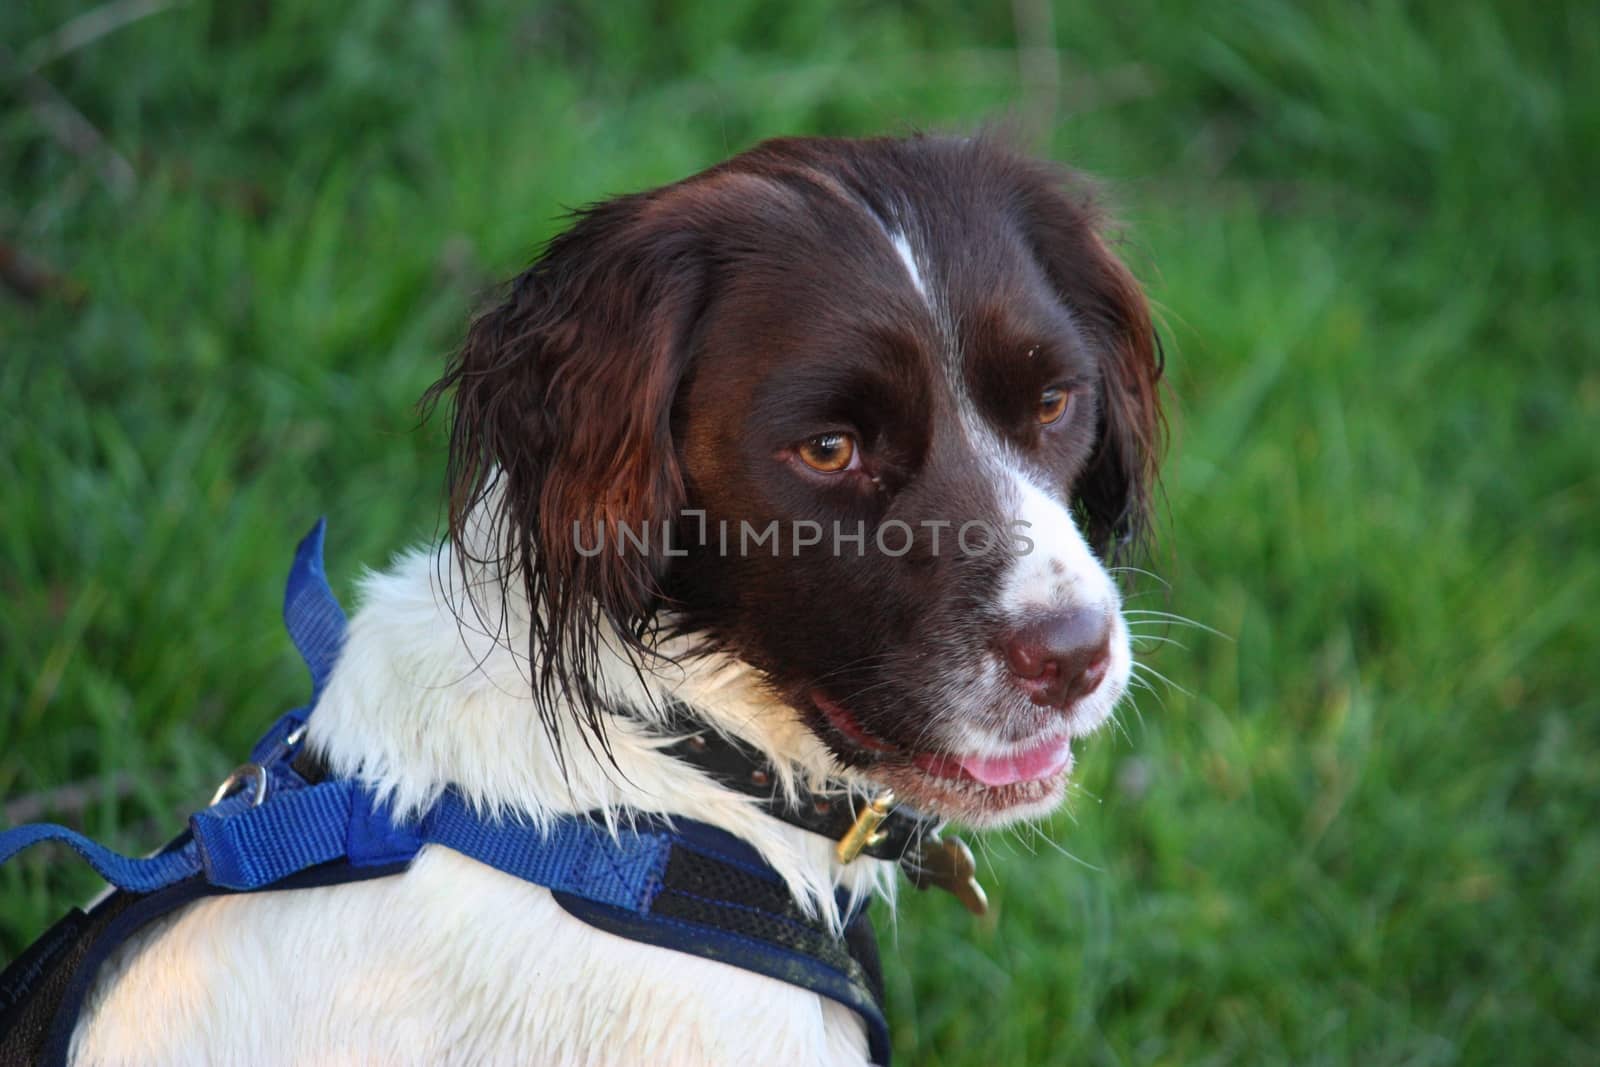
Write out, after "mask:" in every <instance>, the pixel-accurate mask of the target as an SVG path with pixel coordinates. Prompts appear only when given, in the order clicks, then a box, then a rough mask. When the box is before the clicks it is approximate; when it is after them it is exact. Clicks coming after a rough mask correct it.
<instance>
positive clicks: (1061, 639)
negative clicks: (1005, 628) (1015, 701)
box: [1001, 608, 1111, 708]
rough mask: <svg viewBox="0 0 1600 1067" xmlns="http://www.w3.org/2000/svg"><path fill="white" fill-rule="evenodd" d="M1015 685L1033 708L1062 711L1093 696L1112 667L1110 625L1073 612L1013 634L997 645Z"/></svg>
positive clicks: (1098, 615) (1099, 615)
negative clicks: (1038, 706) (1089, 695)
mask: <svg viewBox="0 0 1600 1067" xmlns="http://www.w3.org/2000/svg"><path fill="white" fill-rule="evenodd" d="M1001 653H1002V655H1003V656H1004V658H1005V661H1006V666H1007V667H1009V668H1010V669H1011V674H1012V677H1013V679H1014V680H1015V681H1016V683H1017V685H1018V686H1019V687H1021V689H1022V690H1023V691H1024V692H1026V693H1027V694H1028V696H1029V698H1030V699H1031V700H1032V701H1033V702H1034V703H1035V704H1043V705H1045V706H1047V707H1052V708H1065V707H1067V706H1068V705H1070V704H1071V703H1072V702H1073V701H1075V700H1077V699H1078V698H1080V697H1083V696H1086V695H1088V694H1089V693H1092V692H1094V690H1095V687H1096V686H1098V685H1099V684H1100V682H1101V680H1102V679H1104V678H1105V676H1106V666H1107V665H1108V664H1109V663H1110V662H1111V620H1110V618H1109V617H1108V616H1107V615H1106V613H1105V611H1103V610H1096V609H1092V608H1075V609H1073V610H1072V611H1065V612H1061V613H1059V614H1056V615H1048V616H1046V617H1044V618H1042V619H1038V620H1036V621H1034V622H1031V623H1029V624H1028V625H1026V626H1024V627H1022V628H1021V629H1018V630H1014V631H1012V632H1011V634H1010V635H1008V636H1007V637H1006V638H1005V639H1004V640H1003V641H1002V643H1001Z"/></svg>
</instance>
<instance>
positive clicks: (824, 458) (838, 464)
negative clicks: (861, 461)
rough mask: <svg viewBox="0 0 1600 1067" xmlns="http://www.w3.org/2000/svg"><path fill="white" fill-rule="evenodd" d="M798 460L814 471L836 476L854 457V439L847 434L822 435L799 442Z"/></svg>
mask: <svg viewBox="0 0 1600 1067" xmlns="http://www.w3.org/2000/svg"><path fill="white" fill-rule="evenodd" d="M796 451H797V452H798V453H799V454H800V459H801V461H802V462H804V463H805V465H806V466H808V467H810V468H811V469H812V470H814V471H821V472H822V473H824V474H837V473H839V472H840V471H842V470H844V469H845V468H847V467H849V466H850V461H851V460H853V459H854V458H855V455H856V439H855V438H854V437H851V436H850V435H849V434H847V433H822V434H818V435H817V436H815V437H810V438H807V439H806V440H804V441H801V442H800V447H799V448H798V449H796Z"/></svg>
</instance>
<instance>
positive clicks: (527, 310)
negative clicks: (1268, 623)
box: [73, 137, 1162, 1065]
mask: <svg viewBox="0 0 1600 1067" xmlns="http://www.w3.org/2000/svg"><path fill="white" fill-rule="evenodd" d="M1160 376H1161V361H1160V355H1159V345H1158V344H1157V341H1156V336H1155V333H1154V331H1153V328H1152V324H1151V319H1150V314H1149V311H1148V309H1147V306H1146V302H1145V299H1144V297H1143V295H1142V294H1141V291H1140V288H1139V286H1138V284H1137V283H1136V282H1135V280H1134V278H1133V277H1132V275H1131V274H1130V273H1129V271H1128V270H1127V269H1126V268H1125V267H1124V266H1123V265H1122V264H1121V263H1120V262H1119V261H1118V260H1117V258H1116V257H1115V256H1114V255H1113V254H1112V252H1111V250H1110V249H1109V248H1108V246H1107V240H1106V236H1105V231H1104V220H1103V219H1102V217H1101V215H1100V213H1099V212H1098V210H1097V209H1096V207H1095V206H1094V204H1093V203H1092V199H1091V197H1090V195H1089V193H1088V192H1087V191H1086V189H1085V187H1084V186H1083V184H1082V183H1081V182H1080V181H1078V180H1077V179H1075V178H1073V177H1072V176H1071V175H1069V174H1066V173H1064V172H1062V171H1060V170H1058V169H1057V168H1055V167H1053V166H1050V165H1047V164H1044V163H1040V162H1036V161H1033V160H1031V159H1028V158H1024V157H1023V156H1021V155H1018V154H1017V153H1015V152H1014V151H1012V150H1010V149H1009V148H1007V147H1005V146H1003V145H1001V144H999V143H996V142H995V141H993V140H991V139H987V138H971V139H967V138H944V137H912V138H908V139H875V140H859V141H858V140H832V139H809V138H802V139H789V140H776V141H770V142H767V143H764V144H762V145H760V146H758V147H756V148H754V149H752V150H750V151H747V152H745V153H743V154H741V155H739V156H736V157H734V158H732V159H730V160H728V161H727V162H724V163H721V164H718V165H717V166H714V167H712V168H710V169H709V170H706V171H704V172H702V173H699V174H696V175H694V176H693V177H690V178H686V179H684V180H683V181H680V182H677V183H674V184H671V185H668V186H665V187H662V188H659V189H655V190H652V191H650V192H644V193H638V194H634V195H628V196H621V197H618V198H616V199H613V200H608V201H606V202H604V203H601V204H598V205H597V206H594V207H591V208H589V209H587V210H585V211H583V212H581V213H580V214H579V215H578V216H577V217H576V219H575V221H574V222H573V224H572V225H571V227H570V228H569V229H568V230H567V231H566V232H565V233H563V234H561V235H560V236H558V237H556V238H555V239H554V240H553V241H551V242H550V244H549V245H548V247H547V248H546V249H545V250H544V252H543V254H542V255H541V256H540V257H539V259H538V260H537V262H535V263H534V265H533V266H532V267H531V268H529V269H528V270H527V271H526V272H525V273H524V274H522V276H521V277H519V278H518V279H517V280H516V281H515V282H514V283H513V284H512V286H511V287H510V291H509V294H508V295H507V296H505V298H504V300H503V301H502V302H500V303H499V304H498V306H495V307H493V308H492V309H491V310H489V311H488V312H486V313H485V314H483V315H482V316H481V317H479V318H478V319H477V320H476V321H475V322H474V323H473V324H472V326H471V329H470V332H469V333H468V336H467V339H466V342H465V344H464V345H463V346H462V347H461V349H460V351H459V352H458V353H456V355H455V356H454V358H453V359H452V360H451V361H450V364H449V367H448V370H447V372H446V374H445V376H444V378H443V379H442V380H441V381H440V382H439V383H438V385H436V386H435V387H434V389H433V390H432V391H431V393H430V398H431V399H433V400H438V399H443V400H445V401H447V402H448V404H449V405H450V409H451V411H452V413H453V421H452V424H451V440H450V456H449V469H448V484H449V499H450V513H449V514H450V521H449V532H450V536H449V538H448V540H447V542H446V543H445V544H444V545H443V546H442V547H438V548H429V549H425V550H418V551H414V552H412V553H410V554H406V555H403V556H401V557H400V558H399V559H398V560H397V561H396V562H395V563H394V564H393V565H392V566H391V567H390V568H389V569H388V570H386V571H384V572H382V573H377V574H373V575H370V576H369V577H367V578H366V579H365V580H364V583H363V586H362V590H363V596H362V603H361V606H360V610H359V612H358V613H357V614H356V615H355V616H354V618H353V619H352V621H351V624H350V629H349V632H348V636H347V639H346V641H345V644H344V647H343V651H342V653H341V654H340V656H339V658H338V661H337V663H336V665H335V667H334V668H333V674H332V676H331V680H330V682H329V684H328V686H327V688H326V690H325V691H324V692H323V693H322V695H321V699H320V702H319V704H318V706H317V709H316V713H315V715H314V716H313V717H312V718H311V720H310V726H309V734H308V736H307V738H306V746H307V750H308V752H309V753H310V754H311V755H313V756H314V757H315V758H316V759H317V760H320V762H321V764H322V765H323V767H324V768H326V773H329V774H333V775H341V776H349V777H354V778H358V779H360V780H361V781H363V782H366V783H368V784H370V785H371V786H372V787H373V788H374V789H375V790H376V791H377V792H378V793H379V794H380V795H381V796H383V797H386V798H387V799H388V800H389V801H390V802H391V803H392V805H393V811H394V812H395V813H396V816H397V817H401V818H403V817H405V816H407V815H408V814H414V813H417V812H420V811H423V810H425V809H427V808H428V807H429V805H431V804H433V803H434V802H435V801H436V800H437V799H438V798H439V797H440V796H441V794H442V793H443V792H444V791H446V790H447V789H449V790H454V791H456V792H457V793H458V794H459V795H460V796H461V797H463V798H465V801H466V802H467V803H468V804H470V805H471V806H472V807H473V808H474V809H475V810H478V811H480V812H485V813H488V814H489V815H491V816H500V817H504V818H506V819H510V820H522V821H524V822H531V823H533V824H535V825H544V824H547V823H549V822H550V821H551V820H555V819H558V818H561V817H564V816H567V815H570V814H573V813H598V817H599V818H602V819H604V820H607V821H608V823H609V824H611V825H622V824H624V823H626V821H627V820H628V819H629V818H630V817H632V816H634V815H636V814H638V813H654V814H657V815H668V816H677V817H682V818H686V819H692V820H695V821H698V822H700V823H704V824H709V825H710V826H712V827H717V828H720V829H721V830H723V831H727V832H728V833H731V834H732V835H734V836H735V837H737V838H739V839H741V840H742V841H743V842H745V843H747V844H748V845H749V846H751V847H752V848H753V849H754V853H755V854H758V855H759V857H760V858H761V860H762V861H764V863H765V864H766V865H767V867H768V868H770V869H771V870H773V871H776V872H777V875H778V876H779V877H780V878H781V884H782V886H784V887H786V889H787V893H788V894H789V895H790V897H792V901H793V906H794V908H795V909H796V910H797V913H799V914H802V915H804V916H806V917H809V918H810V919H811V920H813V921H814V922H816V923H818V924H820V926H821V927H822V928H824V929H827V930H831V931H833V932H834V933H839V932H840V931H841V930H842V929H843V927H844V926H845V924H846V923H847V921H849V915H850V914H852V913H853V912H854V911H855V910H856V909H857V908H858V906H859V905H860V904H861V903H862V901H864V900H866V899H868V898H870V897H873V896H879V897H887V898H891V901H892V898H893V896H894V892H895V883H896V878H897V873H896V864H895V862H894V860H893V859H892V858H888V859H885V858H878V857H875V856H874V855H871V854H863V855H859V856H854V857H853V858H852V852H853V850H844V849H841V847H840V846H839V844H838V842H836V841H835V840H834V839H833V838H832V837H829V836H825V835H824V834H822V833H818V832H815V830H814V829H811V828H808V827H807V826H804V825H797V824H796V823H795V822H794V821H793V820H790V819H786V818H782V817H780V814H781V811H780V810H779V809H780V808H781V806H782V805H783V804H784V803H793V804H811V805H826V804H827V803H829V802H830V798H831V802H833V803H836V804H838V805H840V806H841V807H842V808H843V810H844V811H845V812H846V817H847V818H848V817H849V816H850V815H851V814H854V813H857V812H860V811H864V810H866V808H867V806H868V805H869V803H870V802H873V801H874V800H875V799H876V800H877V802H879V804H880V806H882V807H885V809H887V808H888V807H894V808H896V810H899V811H901V812H903V813H909V814H911V815H913V816H914V817H915V818H918V819H922V820H925V821H942V820H950V821H953V822H956V823H961V824H965V825H967V826H970V827H974V828H986V827H996V826H1003V825H1006V824H1008V823H1012V822H1014V821H1016V820H1022V819H1031V818H1038V817H1041V816H1043V815H1045V814H1046V813H1048V812H1050V811H1051V810H1052V809H1053V808H1055V807H1056V805H1057V804H1058V803H1059V802H1060V801H1061V799H1062V796H1063V791H1064V789H1065V780H1066V777H1067V775H1068V773H1069V771H1070V769H1071V767H1072V748H1071V744H1072V742H1073V741H1074V739H1076V738H1081V737H1083V736H1085V735H1087V734H1089V733H1091V732H1092V731H1094V730H1095V729H1097V728H1098V727H1099V726H1100V725H1101V724H1102V723H1104V722H1105V721H1106V720H1107V717H1108V716H1110V715H1111V714H1112V711H1113V709H1114V707H1115V706H1116V704H1117V701H1118V699H1119V698H1120V697H1121V696H1122V694H1123V692H1124V690H1125V688H1126V687H1127V684H1128V681H1129V673H1130V669H1131V658H1130V650H1129V640H1128V628H1127V626H1126V624H1125V622H1124V619H1123V615H1122V608H1121V599H1120V596H1119V593H1118V589H1117V586H1116V584H1115V583H1114V582H1113V580H1112V578H1111V576H1110V574H1109V573H1108V569H1107V561H1108V560H1110V559H1111V558H1112V557H1113V556H1114V555H1115V554H1116V553H1117V552H1119V551H1120V550H1122V549H1123V548H1124V547H1125V546H1127V545H1129V544H1130V543H1132V542H1134V541H1136V540H1137V539H1138V537H1139V535H1140V531H1141V528H1142V524H1143V523H1144V520H1145V518H1146V513H1147V510H1148V506H1149V499H1150V495H1151V487H1152V485H1153V480H1154V478H1155V468H1156V463H1157V458H1158V452H1159V450H1160V441H1161V438H1162V418H1161V413H1160V407H1159V400H1158V391H1159V390H1158V384H1159V378H1160ZM691 734H698V735H700V736H702V737H712V738H715V739H719V740H720V741H723V742H737V744H738V746H740V748H739V750H740V751H749V752H751V753H754V754H756V755H758V756H759V758H760V760H761V761H762V766H763V768H765V769H764V770H761V771H759V772H758V778H761V776H762V775H767V776H770V783H771V789H772V790H773V791H774V794H775V797H776V799H775V800H771V801H769V802H763V801H762V799H761V798H760V797H756V796H752V795H750V791H749V790H747V789H734V788H730V787H729V786H728V784H727V783H726V781H725V780H724V778H722V777H720V776H719V775H717V774H715V773H712V772H711V771H710V770H708V769H707V767H706V766H705V765H704V763H703V762H697V761H696V760H694V759H691V758H682V754H681V751H680V750H681V745H680V742H681V741H682V740H683V739H684V737H686V736H688V735H691ZM761 780H763V781H765V780H766V779H765V778H761ZM888 790H892V791H893V794H892V795H893V798H894V799H893V801H892V802H889V801H886V800H884V798H885V797H887V796H888V795H889V794H888V792H887V791H888ZM868 829H870V827H868ZM842 860H848V862H842ZM969 903H970V901H969ZM869 1055H870V1053H869V1045H868V1038H867V1032H866V1028H865V1026H864V1024H863V1022H862V1019H861V1017H860V1016H859V1015H858V1014H857V1013H856V1012H854V1011H852V1010H850V1008H848V1007H845V1006H844V1005H842V1004H841V1003H839V1002H837V1001H836V1000H834V999H829V998H828V997H824V996H819V995H818V994H817V993H816V992H814V991H811V990H808V989H804V988H800V987H797V986H795V985H791V984H788V983H786V982H785V981H782V980H780V979H778V978H775V977H771V976H769V975H765V974H758V973H754V972H752V971H750V970H745V969H741V968H739V967H736V966H733V965H731V964H729V963H727V962H723V961H721V960H719V959H715V958H706V957H705V956H703V955H695V954H692V953H686V952H682V951H678V950H676V949H674V948H672V947H668V946H664V945H658V944H648V943H641V941H639V940H637V939H633V938H629V937H624V936H617V935H616V934H615V933H612V932H609V931H607V930H603V929H599V928H597V927H596V926H595V925H593V924H591V923H589V922H586V921H584V920H583V919H581V918H580V917H577V916H575V915H574V914H573V913H571V912H570V911H569V910H567V909H565V908H563V907H562V906H559V904H558V902H557V901H556V900H555V899H553V897H552V894H551V893H550V892H549V891H548V890H546V889H544V888H542V887H540V886H538V885H534V884H530V883H529V882H527V881H523V880H520V879H518V878H513V877H510V876H508V875H506V874H503V873H501V872H500V871H498V870H496V869H493V868H492V867H490V866H486V865H484V864H482V863H479V862H477V861H474V860H470V859H467V858H465V857H464V856H462V855H461V854H459V853H457V852H454V851H451V850H449V849H446V848H443V847H440V846H428V847H426V848H424V849H423V850H422V852H421V854H420V855H418V856H417V858H416V860H415V861H414V862H413V863H411V865H410V867H409V868H408V869H406V870H405V872H404V873H402V874H398V875H396V876H393V877H385V878H377V879H373V880H368V881H358V882H352V883H347V884H340V885H330V886H326V887H322V888H309V889H300V890H297V891H294V892H264V893H236V894H231V895H225V896H217V897H210V898H206V899H201V900H198V901H196V902H194V903H191V904H188V905H186V906H185V907H183V908H182V909H181V910H180V911H178V912H176V913H175V914H173V915H171V916H169V917H167V918H165V919H163V920H161V921H159V922H157V923H155V924H154V925H152V926H150V927H148V928H147V929H145V930H144V931H143V932H142V933H140V934H139V935H138V936H137V937H136V938H135V939H134V940H133V941H130V942H129V943H127V944H126V945H125V946H124V947H123V948H122V949H120V950H119V951H118V952H117V954H116V956H115V957H114V958H113V959H111V960H110V961H109V963H108V964H107V965H106V966H105V967H103V968H102V969H101V973H100V975H99V977H98V979H97V980H96V985H95V988H94V992H93V994H92V995H91V997H90V998H89V1001H88V1003H87V1007H86V1009H85V1010H84V1012H83V1015H82V1017H81V1019H80V1021H79V1023H78V1028H77V1032H76V1037H75V1039H74V1041H73V1056H74V1060H75V1061H76V1062H78V1063H82V1064H123V1063H152V1064H156V1063H159V1064H165V1065H173V1064H204V1065H217V1064H228V1063H239V1064H263V1063H286V1064H324V1063H340V1064H355V1063H362V1064H369V1063H370V1064H386V1065H392V1064H445V1063H461V1064H490V1063H494V1064H498V1063H507V1064H510V1063H524V1064H526V1063H533V1064H626V1065H641V1064H651V1065H658V1064H680V1063H681V1064H711V1063H715V1064H738V1065H747V1064H753V1063H774V1064H786V1065H797V1064H810V1065H836V1064H850V1063H855V1064H860V1063H864V1062H867V1061H868V1059H869Z"/></svg>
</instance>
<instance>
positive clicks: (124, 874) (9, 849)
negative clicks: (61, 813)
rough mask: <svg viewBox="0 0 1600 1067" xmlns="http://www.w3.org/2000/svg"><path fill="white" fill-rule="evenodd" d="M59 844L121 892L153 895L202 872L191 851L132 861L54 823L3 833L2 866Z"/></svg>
mask: <svg viewBox="0 0 1600 1067" xmlns="http://www.w3.org/2000/svg"><path fill="white" fill-rule="evenodd" d="M46 841H60V842H62V843H63V844H66V845H70V846H71V847H72V849H73V851H74V852H76V853H77V854H78V855H80V856H82V857H83V858H84V859H85V860H86V861H88V864H89V866H91V867H93V868H94V869H95V873H97V874H99V875H100V877H102V878H104V879H105V880H106V881H108V882H110V883H111V884H112V885H114V886H117V887H118V888H120V889H128V890H132V891H133V892H135V893H151V892H154V891H155V890H157V889H163V888H165V887H166V886H169V885H172V884H173V883H174V882H180V881H182V880H183V879H185V878H187V877H189V876H190V875H192V874H194V873H195V872H196V871H198V870H199V869H200V866H199V863H198V862H197V861H196V859H195V856H194V853H193V850H192V849H183V850H180V851H177V852H163V853H160V854H159V855H155V856H151V857H150V858H149V859H131V858H129V857H127V856H123V855H121V854H119V853H116V852H113V851H111V850H110V849H109V848H106V847H105V846H104V845H98V844H95V843H94V842H93V841H91V840H89V839H88V838H87V837H84V836H83V835H82V834H80V833H78V832H77V831H76V830H69V829H67V828H66V827H65V826H56V825H55V824H53V823H30V824H29V825H27V826H18V827H16V828H14V829H11V830H7V831H5V832H4V833H0V863H5V862H6V861H7V860H9V859H10V858H11V857H12V856H15V855H16V854H17V853H18V852H21V851H22V850H23V849H25V848H32V847H33V846H34V845H38V844H43V843H44V842H46Z"/></svg>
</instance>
